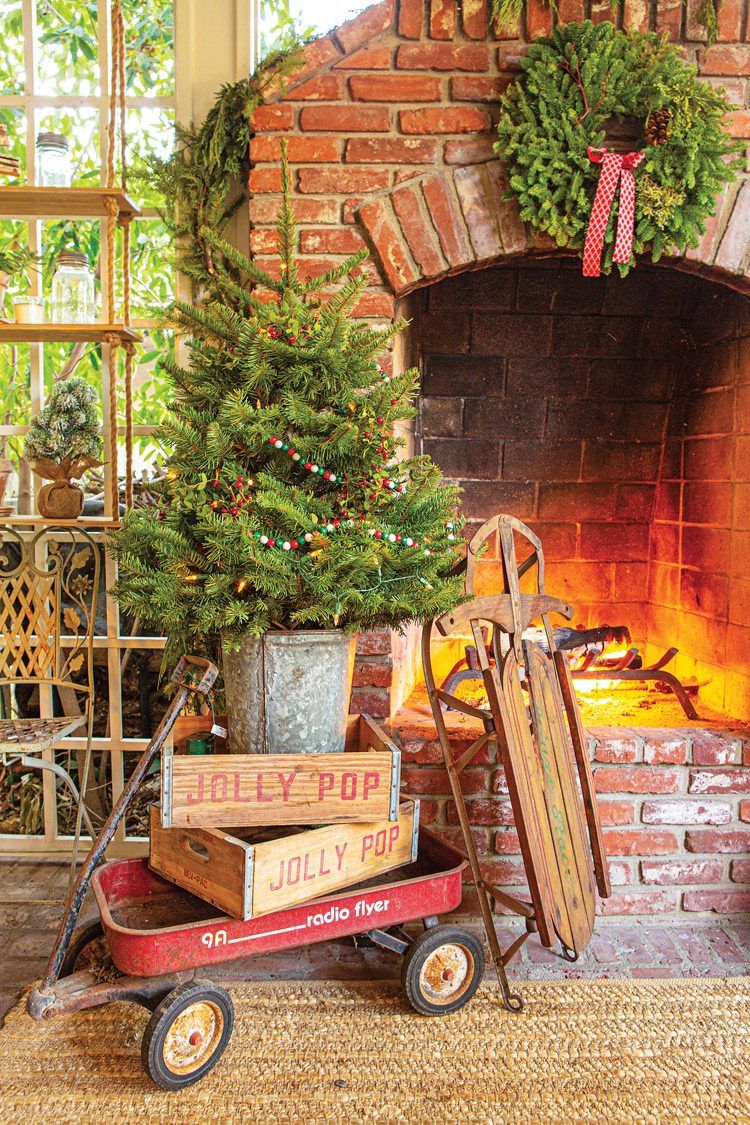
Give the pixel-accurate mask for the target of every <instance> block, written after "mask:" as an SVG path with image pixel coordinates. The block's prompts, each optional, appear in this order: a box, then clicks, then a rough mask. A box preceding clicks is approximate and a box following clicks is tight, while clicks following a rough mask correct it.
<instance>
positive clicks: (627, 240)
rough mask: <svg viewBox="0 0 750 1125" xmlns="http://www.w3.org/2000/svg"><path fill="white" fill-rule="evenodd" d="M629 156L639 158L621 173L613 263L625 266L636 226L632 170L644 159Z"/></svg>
mask: <svg viewBox="0 0 750 1125" xmlns="http://www.w3.org/2000/svg"><path fill="white" fill-rule="evenodd" d="M628 155H629V156H632V157H638V160H637V161H636V162H635V163H633V164H631V165H628V164H625V163H623V167H622V172H621V173H620V205H619V207H618V209H617V237H616V238H615V250H614V253H613V255H612V261H613V262H618V263H621V264H624V263H625V262H629V261H630V255H631V254H632V253H633V228H634V226H635V176H634V175H633V172H632V169H633V168H634V167H637V165H638V164H640V162H641V160H642V159H643V153H642V152H633V153H629V154H628Z"/></svg>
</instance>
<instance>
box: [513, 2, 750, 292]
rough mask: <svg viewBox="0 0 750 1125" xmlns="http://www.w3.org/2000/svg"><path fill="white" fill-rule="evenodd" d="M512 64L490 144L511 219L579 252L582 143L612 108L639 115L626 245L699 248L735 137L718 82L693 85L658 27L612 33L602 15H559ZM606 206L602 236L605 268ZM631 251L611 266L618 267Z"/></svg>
mask: <svg viewBox="0 0 750 1125" xmlns="http://www.w3.org/2000/svg"><path fill="white" fill-rule="evenodd" d="M521 66H522V70H523V73H522V74H521V75H520V77H519V78H518V79H517V80H516V81H515V82H513V83H512V84H511V86H510V87H509V88H508V90H507V91H506V93H505V94H504V96H503V98H502V101H501V107H502V113H501V117H500V122H499V125H498V137H499V141H498V142H497V143H496V145H495V149H496V151H497V152H498V153H499V154H500V155H501V156H502V158H503V160H504V162H505V164H506V168H507V172H508V181H509V193H508V197H509V198H517V199H518V203H519V212H520V216H521V218H522V219H523V220H524V221H526V222H530V223H531V224H532V226H534V227H535V228H536V229H537V230H540V231H544V232H546V233H547V234H549V235H550V237H551V238H552V239H553V240H554V241H555V243H556V244H557V245H558V246H562V247H570V248H572V249H581V248H582V247H583V243H584V239H585V236H586V230H587V227H588V222H589V217H590V214H591V207H592V204H593V201H594V196H595V194H596V188H597V183H598V178H599V172H600V165H595V164H593V163H592V162H591V161H590V160H589V157H588V154H587V148H588V146H591V147H593V148H600V147H602V146H603V145H605V143H606V139H605V125H606V123H607V121H608V119H610V118H612V117H616V118H627V117H632V118H636V119H637V120H639V121H641V122H642V123H643V127H644V137H643V143H642V144H641V145H639V146H637V147H641V148H644V151H645V159H644V160H643V161H642V163H641V164H640V166H639V167H638V169H637V170H636V172H635V178H636V199H635V233H634V238H633V254H634V257H635V255H638V254H642V253H644V252H646V251H650V253H651V257H652V260H653V261H655V262H656V261H658V260H659V258H661V257H662V255H663V254H670V253H675V252H683V251H684V250H685V249H686V247H694V246H697V245H698V242H699V238H700V236H701V234H702V233H703V231H704V229H705V220H706V218H707V217H708V216H709V215H712V214H713V212H714V208H715V202H716V196H717V195H718V193H719V192H720V191H721V189H722V187H723V186H724V184H725V183H727V182H728V181H730V180H733V179H734V170H735V169H737V168H739V167H741V166H742V161H741V160H739V159H732V157H733V156H734V154H736V153H739V152H740V151H741V148H742V145H741V144H739V143H738V142H735V141H733V140H732V139H731V138H730V137H729V136H728V134H727V133H726V131H725V129H724V118H725V115H726V114H727V113H728V112H729V110H730V109H731V108H732V107H731V104H730V102H729V101H728V100H727V98H726V97H725V95H724V92H723V91H721V90H717V89H714V87H713V86H710V85H709V84H708V83H706V82H700V81H699V80H698V77H697V72H696V70H695V68H694V67H691V66H687V65H686V64H685V63H683V62H682V60H681V59H680V57H679V55H678V53H677V50H676V49H675V47H673V46H672V45H671V44H670V43H668V42H667V39H666V37H665V36H660V35H656V34H653V33H650V32H646V33H642V32H633V31H618V30H616V28H615V27H614V26H613V25H612V24H611V23H601V24H593V23H591V21H589V20H586V21H585V22H584V23H569V24H567V25H566V26H562V27H558V28H556V29H555V31H554V33H553V34H552V36H551V37H550V38H546V39H538V40H536V41H535V42H534V43H532V44H531V46H530V47H529V50H528V53H527V55H526V57H525V58H524V59H523V60H522V63H521ZM616 217H617V208H616V207H613V208H612V214H611V215H610V221H609V225H608V228H607V232H606V235H605V241H604V253H603V258H602V270H603V272H605V273H607V272H609V271H610V269H611V266H612V252H613V249H614V239H615V227H616ZM634 257H633V258H631V261H630V262H629V263H627V264H625V265H622V266H619V269H620V272H621V273H622V274H623V275H624V274H625V273H627V272H628V270H629V269H630V268H631V267H632V266H633V265H634V264H635V261H634Z"/></svg>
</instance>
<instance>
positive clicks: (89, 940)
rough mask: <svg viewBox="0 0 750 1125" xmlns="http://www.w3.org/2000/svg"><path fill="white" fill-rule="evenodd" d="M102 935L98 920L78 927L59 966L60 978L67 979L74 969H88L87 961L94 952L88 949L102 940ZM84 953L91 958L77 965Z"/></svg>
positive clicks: (95, 919)
mask: <svg viewBox="0 0 750 1125" xmlns="http://www.w3.org/2000/svg"><path fill="white" fill-rule="evenodd" d="M103 935H104V931H103V929H102V924H101V922H100V921H99V919H98V918H94V919H92V920H91V921H89V922H84V923H83V925H82V926H79V927H78V929H77V930H75V931H74V933H73V936H72V937H71V939H70V945H69V946H68V949H67V952H66V954H65V957H64V958H63V962H62V965H61V966H60V977H69V976H70V974H71V973H74V972H75V971H76V969H81V968H88V961H90V960H92V959H93V956H95V952H94V950H90V949H89V947H90V946H91V945H92V944H93V943H94V942H95V941H98V940H99V939H100V938H103ZM103 944H104V943H103ZM85 951H88V952H89V953H90V954H91V955H92V957H87V958H86V963H85V964H79V961H81V959H82V955H83V953H84V952H85Z"/></svg>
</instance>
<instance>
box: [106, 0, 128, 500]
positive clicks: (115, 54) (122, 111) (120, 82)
mask: <svg viewBox="0 0 750 1125" xmlns="http://www.w3.org/2000/svg"><path fill="white" fill-rule="evenodd" d="M111 50H112V66H111V80H110V90H109V123H108V132H107V142H108V143H107V187H108V188H114V186H115V139H116V119H117V117H118V116H119V118H120V185H121V187H122V190H123V191H125V190H126V188H127V134H126V123H125V117H126V105H125V21H124V18H123V14H122V4H121V2H120V0H114V2H113V4H112V10H111ZM106 202H107V216H108V217H107V304H108V309H109V315H110V318H111V319H112V320H114V314H115V254H116V246H115V237H116V227H117V217H118V208H117V203H116V201H115V199H114V198H110V197H108V198H107V201H106ZM122 285H123V302H122V321H123V324H124V325H125V327H126V328H129V327H130V223H129V222H126V223H124V224H123V228H122ZM108 339H109V341H112V340H113V341H114V344H113V345H112V347H113V353H112V354H113V362H112V364H111V371H110V394H109V403H110V419H111V425H110V464H111V477H112V480H111V499H112V515H113V517H114V518H115V519H116V518H117V517H118V515H119V511H120V490H119V482H118V476H117V452H118V449H117V437H118V425H117V358H116V348H117V347H118V346H122V347H123V348H124V351H125V506H126V508H131V507H132V506H133V356H134V354H135V348H134V345H133V343H132V341H130V340H126V341H125V342H124V343H123V341H122V340H121V339H120V338H118V337H114V336H112V337H109V338H108Z"/></svg>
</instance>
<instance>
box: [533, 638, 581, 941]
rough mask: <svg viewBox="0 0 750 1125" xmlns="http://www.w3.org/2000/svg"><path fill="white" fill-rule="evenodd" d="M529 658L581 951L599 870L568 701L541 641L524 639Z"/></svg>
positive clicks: (564, 889) (550, 802)
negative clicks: (587, 828) (578, 778)
mask: <svg viewBox="0 0 750 1125" xmlns="http://www.w3.org/2000/svg"><path fill="white" fill-rule="evenodd" d="M524 663H525V667H526V677H527V681H528V687H529V693H530V697H531V715H532V723H533V728H534V736H535V742H536V745H537V747H538V750H539V756H538V761H539V762H540V764H541V770H540V780H541V782H542V785H543V792H544V799H545V803H546V808H547V821H548V825H549V831H550V834H551V838H552V840H553V841H554V853H553V854H554V860H555V862H556V864H557V870H558V874H559V880H560V890H561V900H560V901H561V907H562V912H563V915H564V917H565V921H566V931H565V933H558V936H559V937H560V939H561V940H562V941H563V942H564V943H565V945H566V946H567V947H568V949H572V950H575V951H576V952H577V953H580V952H581V951H582V950H584V949H585V948H586V946H587V945H588V943H589V941H590V940H591V934H592V932H593V928H594V911H595V895H594V872H593V869H592V864H591V856H590V854H589V851H588V847H587V842H586V836H585V832H584V827H583V813H582V807H581V802H580V799H579V796H578V791H577V788H576V783H575V776H574V773H573V752H572V746H571V743H570V741H569V736H568V730H567V726H566V725H565V719H564V715H563V704H562V698H561V696H560V692H559V687H558V686H557V681H556V679H555V668H554V664H553V663H552V661H551V660H550V658H549V657H548V656H547V655H546V654H545V653H544V652H542V650H541V649H540V648H539V647H538V645H535V644H531V643H529V642H524Z"/></svg>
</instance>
